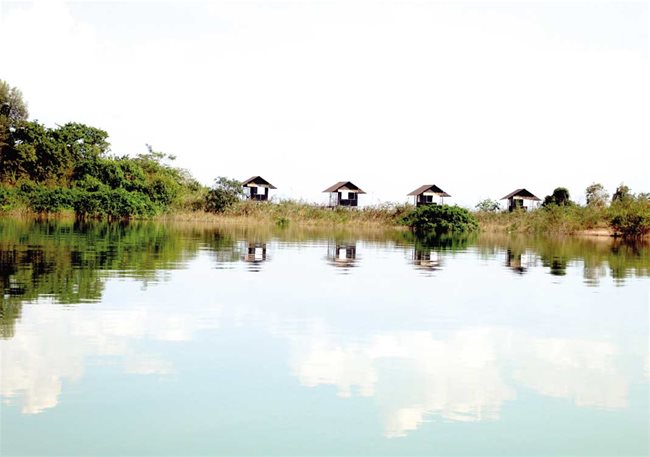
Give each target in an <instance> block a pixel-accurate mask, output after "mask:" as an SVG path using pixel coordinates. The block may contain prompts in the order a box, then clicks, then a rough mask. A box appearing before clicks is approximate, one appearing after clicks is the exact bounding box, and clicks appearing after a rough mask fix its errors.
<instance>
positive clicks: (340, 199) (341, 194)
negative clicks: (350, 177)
mask: <svg viewBox="0 0 650 457" xmlns="http://www.w3.org/2000/svg"><path fill="white" fill-rule="evenodd" d="M323 192H327V193H329V194H330V200H329V206H330V208H332V207H335V206H358V204H359V198H358V197H359V194H365V192H364V191H362V190H361V189H359V187H357V186H355V185H354V184H352V183H351V182H350V181H341V182H337V183H336V184H334V185H333V186H330V187H328V188H327V189H325V190H324V191H323Z"/></svg>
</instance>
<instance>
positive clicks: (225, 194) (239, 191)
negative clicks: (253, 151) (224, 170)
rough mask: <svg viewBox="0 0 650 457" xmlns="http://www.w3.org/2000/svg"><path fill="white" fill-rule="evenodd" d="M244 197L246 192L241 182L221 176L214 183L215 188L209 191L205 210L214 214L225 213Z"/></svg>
mask: <svg viewBox="0 0 650 457" xmlns="http://www.w3.org/2000/svg"><path fill="white" fill-rule="evenodd" d="M243 195H244V191H243V188H242V185H241V183H240V182H239V181H237V180H234V179H228V178H225V177H223V176H220V177H218V178H217V179H216V180H215V181H214V186H212V188H211V189H210V190H208V194H207V196H206V199H205V209H206V211H210V212H212V213H223V212H224V211H225V210H226V209H228V208H230V207H232V206H233V205H234V204H235V203H237V202H238V201H239V200H240V199H241V197H242V196H243Z"/></svg>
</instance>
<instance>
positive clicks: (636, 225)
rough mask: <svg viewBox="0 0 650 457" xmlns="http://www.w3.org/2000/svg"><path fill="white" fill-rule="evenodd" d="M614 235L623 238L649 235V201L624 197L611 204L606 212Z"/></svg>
mask: <svg viewBox="0 0 650 457" xmlns="http://www.w3.org/2000/svg"><path fill="white" fill-rule="evenodd" d="M607 214H608V219H609V224H610V227H611V228H612V230H614V233H615V234H617V235H619V236H622V237H624V238H640V237H642V236H645V235H646V234H648V233H650V201H648V200H647V199H645V198H638V197H633V196H626V198H619V199H616V200H614V201H613V202H612V205H611V206H610V207H609V210H608V213H607Z"/></svg>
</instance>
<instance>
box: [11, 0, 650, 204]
mask: <svg viewBox="0 0 650 457" xmlns="http://www.w3.org/2000/svg"><path fill="white" fill-rule="evenodd" d="M648 11H649V10H648V2H629V3H626V2H603V1H596V2H584V1H579V2H575V3H567V2H559V1H548V2H544V1H538V2H527V1H524V2H498V3H491V2H482V1H474V2H429V1H390V0H384V1H357V0H344V1H303V2H298V1H285V2H282V1H245V2H235V1H206V2H192V1H189V2H188V1H167V2H154V1H135V2H126V1H115V2H97V1H84V2H63V1H58V0H40V1H34V2H28V1H19V2H12V1H6V0H1V1H0V55H2V59H1V61H0V78H1V79H4V80H6V81H7V82H9V84H11V85H12V86H17V87H18V88H20V89H21V90H22V92H23V94H24V98H25V99H26V101H27V102H28V105H29V110H30V117H31V119H37V120H39V121H40V122H42V123H44V124H46V125H48V126H50V127H53V126H55V125H57V124H59V125H60V124H64V123H66V122H82V123H86V124H89V125H92V126H95V127H99V128H102V129H104V130H106V131H107V132H108V133H109V135H110V138H109V140H110V142H111V145H112V146H111V152H112V153H113V154H117V155H125V154H128V155H135V154H138V153H142V152H146V146H145V145H146V144H150V145H152V146H153V147H154V149H155V150H158V151H162V152H165V153H168V154H173V155H175V156H176V157H177V159H176V161H175V164H176V165H177V166H180V167H183V168H187V169H188V170H189V171H190V172H191V173H192V174H193V175H194V176H195V177H196V178H197V179H198V180H199V181H201V182H202V183H204V184H206V185H209V184H211V183H212V182H213V180H214V179H215V178H216V177H218V176H227V177H231V178H235V179H239V180H244V179H246V178H248V177H250V176H253V175H261V176H263V177H264V178H266V179H267V180H268V181H270V182H271V183H272V184H274V185H275V186H276V187H277V188H278V189H277V191H275V192H274V194H272V195H275V196H276V198H299V199H303V200H306V201H313V202H324V201H325V200H326V194H323V193H322V190H323V189H325V188H326V187H328V186H330V185H331V184H333V183H335V182H337V181H346V180H350V181H352V182H353V183H355V184H356V185H358V186H359V187H361V188H362V189H363V190H364V191H366V192H367V195H365V196H363V197H362V200H361V202H362V203H366V204H378V203H382V202H388V201H391V202H405V201H407V199H408V198H409V197H407V196H406V194H407V193H409V192H410V191H412V190H414V189H415V188H417V187H419V186H420V185H422V184H436V185H438V186H439V187H441V188H442V189H443V190H445V191H446V192H448V193H449V194H451V195H452V198H451V199H448V202H449V203H456V204H459V205H461V206H466V207H473V206H474V205H475V204H476V203H477V202H478V201H480V200H482V199H485V198H492V199H499V198H501V197H503V196H504V195H506V194H507V193H509V192H511V191H512V190H514V189H517V188H521V187H525V188H527V189H528V190H530V191H531V192H533V193H534V194H536V195H537V196H539V197H540V198H543V197H544V196H545V195H547V194H550V193H551V192H552V191H553V189H554V188H555V187H558V186H563V187H567V188H568V189H569V191H570V192H571V195H572V197H573V199H574V200H577V201H579V202H584V189H585V188H586V187H587V186H588V185H589V184H591V183H593V182H600V183H602V184H603V185H605V187H606V188H607V189H608V191H609V192H610V193H611V192H613V191H614V190H615V188H616V186H617V185H619V184H620V183H622V182H624V183H625V184H627V185H629V186H630V187H631V188H632V190H633V191H636V192H640V191H646V192H647V191H650V171H649V170H650V159H649V157H650V138H649V134H648V132H649V131H650V129H649V128H648V126H650V85H649V84H648V81H650V57H649V52H648V49H649V43H648V28H649V12H648Z"/></svg>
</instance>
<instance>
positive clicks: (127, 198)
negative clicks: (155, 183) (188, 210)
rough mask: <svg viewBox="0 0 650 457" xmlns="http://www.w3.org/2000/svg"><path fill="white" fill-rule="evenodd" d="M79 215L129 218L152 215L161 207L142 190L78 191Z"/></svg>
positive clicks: (76, 206) (77, 208)
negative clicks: (141, 191)
mask: <svg viewBox="0 0 650 457" xmlns="http://www.w3.org/2000/svg"><path fill="white" fill-rule="evenodd" d="M74 211H75V214H76V215H77V216H79V217H88V218H103V217H107V218H109V219H128V218H129V217H131V216H152V215H154V214H156V213H157V212H158V211H159V208H158V207H157V206H156V205H155V204H154V203H153V202H152V201H151V200H150V199H149V197H147V196H146V195H144V194H142V193H140V192H129V191H127V190H125V189H113V190H110V191H107V192H87V191H81V190H79V191H77V198H76V200H75V202H74Z"/></svg>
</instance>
